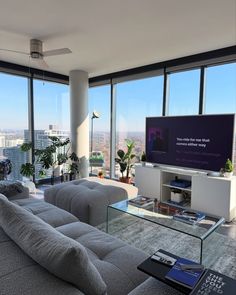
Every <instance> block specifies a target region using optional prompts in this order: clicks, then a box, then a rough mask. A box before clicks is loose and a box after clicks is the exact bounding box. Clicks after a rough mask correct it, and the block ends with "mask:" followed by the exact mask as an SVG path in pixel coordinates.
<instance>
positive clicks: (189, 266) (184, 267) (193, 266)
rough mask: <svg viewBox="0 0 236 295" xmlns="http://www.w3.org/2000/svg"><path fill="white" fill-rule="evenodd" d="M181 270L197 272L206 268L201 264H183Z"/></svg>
mask: <svg viewBox="0 0 236 295" xmlns="http://www.w3.org/2000/svg"><path fill="white" fill-rule="evenodd" d="M180 268H181V269H182V270H196V271H198V270H199V271H200V270H203V269H204V266H203V265H201V264H181V265H180Z"/></svg>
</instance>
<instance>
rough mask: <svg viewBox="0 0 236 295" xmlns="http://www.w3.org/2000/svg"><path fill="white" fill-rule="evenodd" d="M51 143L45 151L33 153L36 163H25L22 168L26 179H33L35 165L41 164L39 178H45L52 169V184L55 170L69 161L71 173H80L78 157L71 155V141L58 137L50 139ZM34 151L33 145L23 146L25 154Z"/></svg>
mask: <svg viewBox="0 0 236 295" xmlns="http://www.w3.org/2000/svg"><path fill="white" fill-rule="evenodd" d="M48 138H49V140H50V141H51V143H50V144H49V145H48V146H47V147H46V148H45V149H41V150H40V149H35V150H34V151H33V153H34V156H35V161H34V163H25V164H22V166H21V171H20V172H21V174H22V175H23V176H26V177H33V176H34V174H35V164H41V166H42V169H41V170H40V171H39V176H41V177H42V176H45V175H46V170H48V169H49V168H52V176H51V183H52V184H54V177H55V169H56V168H57V167H60V165H62V164H65V163H66V162H67V161H68V160H70V161H71V165H70V169H69V170H70V171H69V172H70V173H71V175H72V174H76V173H78V164H77V162H78V160H79V159H78V157H77V155H76V154H75V153H71V154H70V139H69V138H67V139H65V140H64V141H62V140H61V139H60V138H59V137H57V136H49V137H48ZM31 149H32V143H24V144H22V146H21V150H22V151H23V152H27V151H29V150H31Z"/></svg>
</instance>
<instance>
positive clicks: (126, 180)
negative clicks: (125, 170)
mask: <svg viewBox="0 0 236 295" xmlns="http://www.w3.org/2000/svg"><path fill="white" fill-rule="evenodd" d="M120 182H123V183H128V184H130V183H131V177H120Z"/></svg>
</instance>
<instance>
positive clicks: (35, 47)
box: [0, 39, 72, 68]
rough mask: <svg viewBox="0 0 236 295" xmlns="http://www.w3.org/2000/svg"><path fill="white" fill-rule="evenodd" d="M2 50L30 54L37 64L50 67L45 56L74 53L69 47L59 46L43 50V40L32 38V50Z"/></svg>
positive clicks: (1, 49)
mask: <svg viewBox="0 0 236 295" xmlns="http://www.w3.org/2000/svg"><path fill="white" fill-rule="evenodd" d="M0 51H8V52H14V53H19V54H24V55H28V56H29V57H30V58H31V60H33V61H37V64H38V65H39V66H42V67H47V68H48V67H49V66H48V64H47V63H46V62H45V61H44V57H48V56H54V55H61V54H68V53H72V51H71V50H70V49H69V48H59V49H54V50H48V51H43V42H42V41H41V40H38V39H31V40H30V52H29V53H27V52H23V51H17V50H11V49H4V48H0Z"/></svg>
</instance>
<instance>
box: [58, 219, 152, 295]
mask: <svg viewBox="0 0 236 295" xmlns="http://www.w3.org/2000/svg"><path fill="white" fill-rule="evenodd" d="M57 230H58V231H60V232H61V233H63V234H64V235H66V236H68V237H70V238H72V239H75V240H76V241H78V242H79V243H80V244H82V245H83V246H84V247H85V248H86V250H87V253H88V255H89V258H90V260H91V262H92V263H93V264H94V265H95V266H96V268H97V269H98V271H99V273H100V274H101V276H102V278H103V280H104V281H105V283H106V285H107V293H108V294H112V295H127V294H128V293H129V292H130V291H131V290H132V289H134V288H135V287H137V286H138V285H139V284H140V283H142V282H143V281H144V280H145V279H146V278H147V276H146V275H145V274H144V273H143V272H141V271H139V270H138V269H137V265H139V264H140V263H141V262H143V261H144V260H145V259H146V258H147V257H148V255H147V254H145V253H144V252H142V251H140V250H138V249H135V248H133V247H131V246H129V245H127V244H125V243H124V242H123V241H121V240H118V239H116V238H114V237H112V236H110V235H108V234H106V233H104V232H102V231H100V230H98V229H96V228H94V227H92V226H90V225H88V224H85V223H82V222H74V223H71V224H66V225H63V226H60V227H57ZM121 282H122V283H121Z"/></svg>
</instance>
